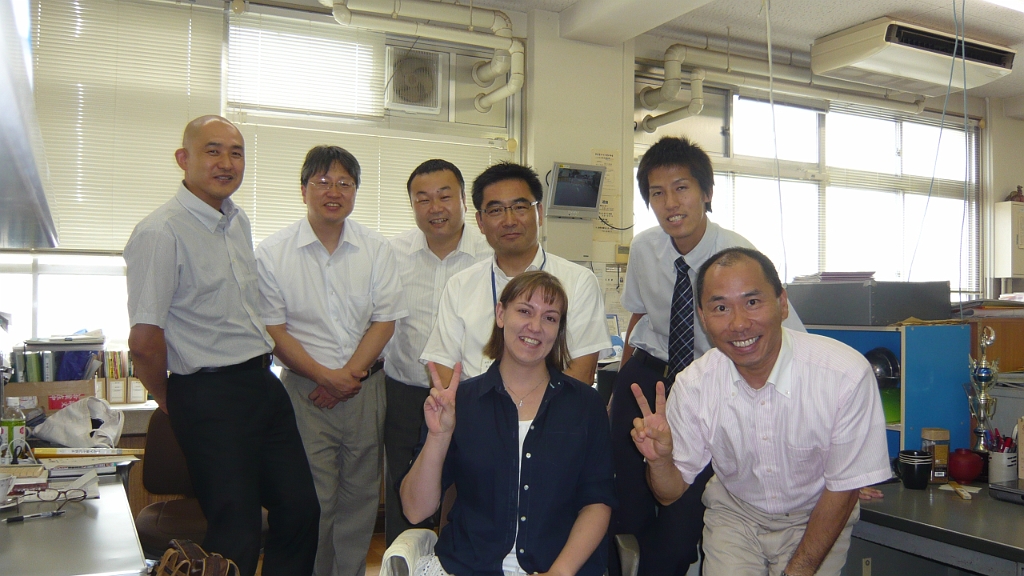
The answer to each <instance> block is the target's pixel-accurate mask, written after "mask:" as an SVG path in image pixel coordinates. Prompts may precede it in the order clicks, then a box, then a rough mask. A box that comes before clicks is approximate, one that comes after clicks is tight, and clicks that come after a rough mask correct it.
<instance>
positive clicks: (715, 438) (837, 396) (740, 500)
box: [631, 248, 891, 576]
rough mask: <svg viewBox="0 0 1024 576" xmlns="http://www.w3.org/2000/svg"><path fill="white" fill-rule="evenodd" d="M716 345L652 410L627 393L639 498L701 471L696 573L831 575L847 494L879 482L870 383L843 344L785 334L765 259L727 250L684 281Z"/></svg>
mask: <svg viewBox="0 0 1024 576" xmlns="http://www.w3.org/2000/svg"><path fill="white" fill-rule="evenodd" d="M696 301H697V303H698V312H699V316H700V320H701V322H702V324H703V325H704V328H705V330H706V332H707V334H708V336H709V338H710V339H711V341H712V343H713V344H714V345H715V347H716V348H715V349H713V350H711V351H709V352H708V353H706V354H705V355H703V356H702V357H701V358H699V359H698V360H696V361H694V362H693V363H692V364H690V366H689V367H687V368H686V369H685V370H684V371H683V372H681V373H680V374H679V376H677V377H676V382H675V386H674V387H673V389H672V393H671V395H670V396H669V398H668V401H667V403H666V401H665V387H664V385H662V384H660V383H659V384H658V386H657V393H656V404H655V405H656V408H655V411H654V412H652V411H651V409H650V407H649V404H648V402H647V400H646V398H645V397H644V394H643V392H642V391H641V390H640V387H639V386H638V385H636V384H634V385H633V395H634V397H635V398H636V401H637V403H638V404H639V406H640V411H641V414H642V417H641V418H637V419H636V420H635V421H634V428H633V430H632V431H631V435H632V437H633V441H634V443H635V445H636V446H637V449H638V450H640V452H641V453H642V454H643V455H644V457H645V458H646V460H647V477H648V483H649V485H650V488H651V491H652V492H653V493H654V495H655V497H656V498H657V499H658V501H659V502H661V503H662V504H663V505H668V504H670V503H671V502H673V501H675V500H677V499H678V498H679V497H680V496H681V495H682V494H684V493H685V492H686V491H687V490H688V489H689V487H690V484H691V483H692V482H693V481H694V480H695V478H696V477H697V475H698V474H699V473H700V472H701V470H703V469H704V467H705V466H707V464H708V462H711V463H712V464H713V466H714V470H715V476H714V478H712V479H711V480H710V481H709V482H708V484H707V487H706V489H705V491H704V497H703V501H704V505H705V506H706V507H707V510H706V512H705V514H704V544H703V548H704V553H705V560H704V574H707V575H709V576H734V575H742V576H768V575H772V576H811V575H814V574H818V575H820V576H838V574H839V573H840V570H841V569H842V567H843V565H844V564H845V562H846V553H847V551H848V549H849V545H850V534H851V531H852V530H853V525H854V524H855V523H856V522H857V520H858V518H859V517H860V510H859V508H858V504H857V498H858V489H859V488H862V487H864V486H868V485H871V484H875V483H878V482H881V481H883V480H886V479H888V478H889V477H890V476H891V471H890V469H889V459H888V452H887V448H886V442H885V417H884V415H883V413H882V405H881V399H880V398H879V395H878V388H877V384H876V382H875V377H874V373H873V372H872V370H871V367H870V365H869V364H868V362H867V360H865V359H864V357H863V356H861V355H860V354H859V353H858V352H857V351H855V350H853V349H852V348H850V347H849V346H846V345H845V344H842V343H840V342H837V341H835V340H832V339H830V338H825V337H822V336H815V335H811V334H806V333H802V332H797V331H793V330H790V329H788V328H784V327H783V326H782V321H783V319H784V318H786V316H787V315H788V313H789V308H788V301H787V298H786V292H785V290H784V289H783V288H782V283H781V282H780V280H779V276H778V273H777V272H776V270H775V267H774V266H773V265H772V263H771V261H770V260H769V259H768V258H767V257H766V256H764V255H763V254H761V253H760V252H757V251H756V250H752V249H749V248H728V249H726V250H723V251H721V252H719V253H718V254H716V255H714V256H712V257H711V258H709V259H708V261H707V262H705V263H704V265H703V266H701V268H700V271H699V272H698V275H697V286H696Z"/></svg>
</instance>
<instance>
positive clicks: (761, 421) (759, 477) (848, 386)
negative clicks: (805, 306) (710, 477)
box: [666, 329, 892, 514]
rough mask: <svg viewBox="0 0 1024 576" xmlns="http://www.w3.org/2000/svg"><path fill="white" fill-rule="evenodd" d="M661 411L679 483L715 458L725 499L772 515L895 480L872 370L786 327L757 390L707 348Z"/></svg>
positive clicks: (844, 349)
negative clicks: (668, 429)
mask: <svg viewBox="0 0 1024 576" xmlns="http://www.w3.org/2000/svg"><path fill="white" fill-rule="evenodd" d="M666 410H667V412H666V418H667V419H668V422H669V426H670V427H671V429H672V442H673V446H674V448H673V452H672V457H673V459H674V461H675V465H676V467H677V468H678V469H679V471H680V472H681V473H682V475H683V480H685V481H686V482H687V483H690V482H693V480H694V478H695V477H696V476H697V474H699V473H700V471H701V470H703V469H704V467H705V466H706V465H707V463H708V461H711V463H712V464H713V465H714V469H715V475H716V476H717V477H718V479H719V481H721V483H722V485H723V486H724V487H725V488H726V490H728V491H729V493H730V494H732V495H733V496H734V497H736V498H739V499H740V500H743V501H744V502H747V503H748V504H750V505H752V506H755V507H757V508H758V509H759V510H762V511H764V512H766V513H768V514H784V513H788V512H798V511H808V510H810V509H812V508H813V507H814V505H815V504H816V503H817V501H818V498H819V496H820V495H821V491H822V489H824V488H828V489H829V490H831V491H835V492H839V491H843V490H853V489H857V488H861V487H863V486H869V485H871V484H875V483H877V482H881V481H883V480H887V479H888V478H889V477H890V476H891V475H892V473H891V471H890V469H889V455H888V448H887V445H886V440H885V415H884V414H883V412H882V402H881V398H880V397H879V394H878V384H877V382H876V380H875V376H874V372H872V370H871V366H870V365H869V364H868V362H867V360H866V359H865V358H864V357H863V356H862V355H861V354H859V353H858V352H857V351H856V350H854V349H853V348H850V347H849V346H847V345H845V344H843V343H841V342H839V341H836V340H833V339H831V338H826V337H824V336H817V335H814V334H807V333H803V332H795V331H792V330H788V329H783V344H782V350H781V351H780V353H779V358H778V360H777V361H776V363H775V366H774V367H773V369H772V372H771V374H770V375H769V376H768V382H767V383H766V384H765V385H764V386H763V387H762V388H761V389H760V390H754V389H752V388H751V387H750V386H749V385H748V384H747V383H746V381H745V380H743V378H742V376H740V374H739V372H738V371H737V370H736V366H735V365H734V364H733V363H732V361H731V360H729V358H728V357H726V356H725V354H723V353H722V352H721V351H720V350H718V349H713V350H711V351H710V352H708V353H706V354H705V355H704V356H702V357H701V358H699V359H698V360H696V361H694V362H693V363H692V364H690V366H689V367H687V368H686V369H685V370H683V371H682V372H680V373H679V375H678V376H676V381H675V385H674V386H673V387H672V391H671V393H670V394H669V398H668V402H667V406H666Z"/></svg>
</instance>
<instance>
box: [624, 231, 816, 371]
mask: <svg viewBox="0 0 1024 576" xmlns="http://www.w3.org/2000/svg"><path fill="white" fill-rule="evenodd" d="M737 246H738V247H741V248H754V245H753V244H751V243H750V242H749V241H748V240H747V239H746V238H744V237H743V236H740V235H739V234H737V233H735V232H733V231H732V230H727V229H725V228H722V227H721V226H719V225H718V224H715V223H714V222H711V221H708V227H707V230H705V231H704V237H703V238H701V239H700V242H698V243H697V245H696V246H694V248H693V250H690V253H689V254H686V255H685V256H683V259H684V260H685V261H686V265H687V266H689V267H690V284H691V285H692V286H693V296H694V298H696V297H697V272H698V271H699V270H700V267H701V266H703V265H704V262H706V261H707V260H708V258H710V257H712V256H714V255H715V254H717V253H718V252H721V251H722V250H725V249H726V248H733V247H737ZM679 256H680V254H679V251H677V250H676V248H675V246H674V245H673V243H672V237H671V236H669V235H668V234H666V233H665V231H664V230H662V229H661V228H660V227H657V228H648V229H647V230H644V231H643V232H641V233H639V234H637V235H636V237H635V238H633V242H632V243H631V244H630V246H629V267H628V269H627V270H626V286H625V287H624V288H623V290H622V297H621V300H620V301H621V302H622V307H623V308H625V309H626V310H629V311H630V312H633V313H634V314H646V315H645V316H644V317H643V318H641V319H640V320H639V321H638V322H637V323H636V326H634V327H633V331H632V332H630V334H629V345H630V346H634V347H636V348H640V349H642V350H645V351H647V353H648V354H650V355H651V356H654V357H656V358H659V359H661V360H665V361H667V360H668V330H669V318H670V317H671V312H672V292H673V290H674V289H675V283H676V268H675V261H676V259H677V258H679ZM782 325H783V326H785V327H787V328H790V329H793V330H798V331H801V332H805V331H806V329H805V328H804V325H803V322H801V321H800V317H799V316H798V315H797V313H796V309H794V308H793V305H792V303H790V305H789V317H788V318H786V319H785V320H784V321H783V322H782ZM693 346H694V351H693V357H694V358H700V356H701V355H702V354H704V353H705V352H707V351H708V350H710V349H711V348H712V346H713V345H712V344H711V342H710V341H709V340H708V337H707V335H706V334H705V333H704V328H703V326H701V323H700V321H699V320H698V319H697V318H696V317H695V318H694V322H693Z"/></svg>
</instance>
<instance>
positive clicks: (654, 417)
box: [629, 382, 672, 462]
mask: <svg viewBox="0 0 1024 576" xmlns="http://www.w3.org/2000/svg"><path fill="white" fill-rule="evenodd" d="M630 388H631V389H632V390H633V396H634V397H635V398H636V403H637V404H638V405H639V406H640V414H641V417H640V418H634V419H633V429H632V430H630V431H629V433H630V435H631V436H632V437H633V443H634V444H636V448H637V450H639V451H640V453H641V454H643V455H644V458H646V459H647V461H648V462H655V461H657V460H660V459H662V458H672V431H671V430H669V427H668V420H666V419H665V384H664V383H662V382H658V383H657V384H656V385H655V388H654V409H655V411H654V412H651V405H650V404H648V403H647V398H645V397H644V393H643V392H642V391H641V390H640V385H638V384H635V383H634V384H633V385H632V386H631V387H630Z"/></svg>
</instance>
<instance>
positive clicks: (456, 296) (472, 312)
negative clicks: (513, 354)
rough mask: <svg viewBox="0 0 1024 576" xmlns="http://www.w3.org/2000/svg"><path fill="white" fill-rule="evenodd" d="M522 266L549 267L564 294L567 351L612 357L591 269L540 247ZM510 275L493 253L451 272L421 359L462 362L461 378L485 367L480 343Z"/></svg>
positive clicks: (484, 341) (450, 364)
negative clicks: (566, 296) (463, 268)
mask: <svg viewBox="0 0 1024 576" xmlns="http://www.w3.org/2000/svg"><path fill="white" fill-rule="evenodd" d="M526 269H527V270H528V271H529V270H544V271H545V272H550V273H551V274H552V275H553V276H554V277H556V278H558V280H559V281H560V282H561V283H562V288H564V289H565V293H566V294H567V295H568V296H569V310H568V313H567V314H566V317H567V318H566V319H567V320H568V327H567V328H568V329H567V331H566V332H567V339H568V345H569V356H571V357H572V358H579V357H580V356H586V355H587V354H593V353H595V352H597V353H598V356H599V358H605V357H607V356H611V354H612V342H611V338H609V337H608V326H607V324H606V322H605V320H606V317H605V313H604V298H603V295H602V294H601V288H600V286H599V285H598V283H597V277H596V276H594V273H593V272H591V271H590V270H587V269H586V268H584V267H582V266H580V265H579V264H573V263H572V262H569V261H568V260H566V259H565V258H562V257H560V256H556V255H555V254H551V253H550V252H546V251H545V250H544V249H543V248H540V249H538V250H537V255H536V256H535V257H534V259H533V262H532V263H531V264H530V266H528V267H527V268H526ZM509 280H510V278H509V277H508V276H506V275H505V273H504V272H502V270H501V268H499V267H498V263H497V261H495V259H494V258H493V257H492V258H491V259H489V260H485V261H483V262H478V263H477V264H474V265H473V266H470V267H469V268H466V269H465V270H463V271H462V272H459V273H458V274H456V275H455V276H452V279H451V280H449V281H448V284H447V285H446V286H445V287H444V292H443V293H442V294H441V302H440V305H439V307H438V312H437V321H436V322H435V324H434V328H433V330H432V331H431V332H430V338H429V339H428V340H427V346H426V348H424V349H423V355H422V356H421V357H420V360H421V361H422V362H428V361H429V362H437V363H438V364H442V365H444V366H448V367H454V366H455V364H456V362H462V379H463V380H465V379H467V378H472V377H473V376H479V375H480V374H483V373H484V372H486V371H487V368H488V367H489V366H490V365H491V362H492V360H491V359H490V358H487V357H485V356H484V346H485V345H486V344H487V341H488V340H490V339H491V330H492V329H493V327H494V309H495V307H496V304H495V303H496V301H497V299H498V298H500V297H501V291H502V290H504V289H505V285H506V284H508V281H509Z"/></svg>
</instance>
